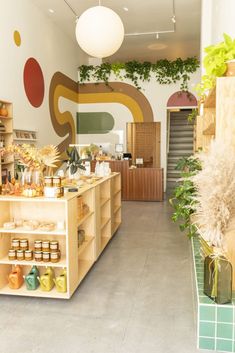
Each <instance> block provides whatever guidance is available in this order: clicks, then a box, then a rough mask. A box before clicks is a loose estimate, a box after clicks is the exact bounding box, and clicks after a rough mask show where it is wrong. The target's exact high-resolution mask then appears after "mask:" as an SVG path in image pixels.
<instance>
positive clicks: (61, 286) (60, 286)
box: [54, 269, 67, 293]
mask: <svg viewBox="0 0 235 353" xmlns="http://www.w3.org/2000/svg"><path fill="white" fill-rule="evenodd" d="M54 282H55V285H56V290H57V292H60V293H66V292H67V271H66V269H64V270H63V272H62V273H61V274H60V275H59V276H57V277H56V278H55V279H54Z"/></svg>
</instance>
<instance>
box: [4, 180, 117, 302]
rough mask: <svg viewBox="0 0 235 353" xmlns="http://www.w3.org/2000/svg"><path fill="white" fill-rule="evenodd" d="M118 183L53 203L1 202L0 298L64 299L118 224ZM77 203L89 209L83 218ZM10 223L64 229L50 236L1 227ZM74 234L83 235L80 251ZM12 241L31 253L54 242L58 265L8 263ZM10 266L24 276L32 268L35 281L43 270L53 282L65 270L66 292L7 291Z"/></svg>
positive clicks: (89, 188) (44, 200) (100, 184)
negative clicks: (18, 268) (24, 241)
mask: <svg viewBox="0 0 235 353" xmlns="http://www.w3.org/2000/svg"><path fill="white" fill-rule="evenodd" d="M120 183H121V177H120V174H119V173H113V174H111V175H110V176H109V177H105V178H102V179H100V180H99V181H97V182H96V183H94V184H91V185H86V186H84V187H81V188H80V189H79V191H78V192H73V193H70V192H69V193H67V194H66V195H65V197H62V198H58V199H54V198H45V197H35V198H26V197H16V196H0V294H6V295H20V296H32V297H47V298H60V299H69V298H70V297H71V296H72V294H73V293H74V291H75V290H76V289H77V287H78V285H79V284H80V283H81V281H82V280H83V278H84V277H85V276H86V274H87V273H88V271H89V270H90V268H91V267H92V266H93V265H94V263H95V261H96V260H97V259H98V258H99V256H100V254H101V253H102V251H103V250H104V248H105V247H106V245H107V244H108V243H109V241H110V240H111V239H112V237H113V235H114V234H115V232H116V231H117V229H118V227H119V226H120V224H121V184H120ZM81 197H82V199H83V203H84V204H86V205H87V206H88V207H89V209H88V211H87V212H86V213H85V214H82V212H81ZM12 219H18V220H19V219H23V220H31V219H33V220H37V221H39V222H42V221H47V222H53V223H55V224H57V222H58V221H60V222H61V221H62V222H64V225H65V226H64V229H56V228H55V229H53V230H52V231H45V230H40V228H36V229H35V230H28V229H25V228H24V227H23V226H22V227H16V228H14V229H5V228H4V227H3V224H4V222H9V221H10V220H12ZM78 229H83V230H84V231H85V241H84V242H83V243H82V244H81V245H80V246H79V247H78ZM12 238H20V239H21V238H27V239H28V240H29V248H30V249H32V250H33V248H34V241H35V240H36V239H41V240H56V241H58V242H59V247H60V250H61V259H60V261H59V262H57V263H52V262H47V263H45V262H42V261H41V262H37V261H35V260H32V261H26V260H21V261H18V260H9V259H8V250H9V249H10V248H11V239H12ZM13 265H20V266H21V267H22V270H23V274H24V275H27V274H28V273H29V271H30V269H31V268H32V266H34V265H35V266H37V268H38V269H39V272H40V275H42V274H43V273H45V271H46V267H47V266H51V267H52V268H53V270H54V272H55V276H59V275H60V274H61V273H62V271H63V269H65V268H66V271H67V292H66V293H61V292H58V291H57V290H56V288H55V287H54V288H53V289H52V290H51V291H48V292H46V291H42V290H41V289H40V288H38V289H36V290H27V288H26V286H25V284H23V285H22V286H21V287H20V288H19V289H10V288H9V287H8V281H7V276H8V274H9V273H10V272H11V270H12V266H13Z"/></svg>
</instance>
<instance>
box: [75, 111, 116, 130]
mask: <svg viewBox="0 0 235 353" xmlns="http://www.w3.org/2000/svg"><path fill="white" fill-rule="evenodd" d="M114 123H115V122H114V117H113V116H112V115H111V114H110V113H107V112H96V113H92V112H87V113H77V134H86V135H87V134H107V133H109V132H110V131H111V130H112V129H113V127H114Z"/></svg>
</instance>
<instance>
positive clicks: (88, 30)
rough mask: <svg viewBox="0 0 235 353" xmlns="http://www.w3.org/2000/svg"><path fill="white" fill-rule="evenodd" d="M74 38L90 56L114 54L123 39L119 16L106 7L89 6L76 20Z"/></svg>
mask: <svg viewBox="0 0 235 353" xmlns="http://www.w3.org/2000/svg"><path fill="white" fill-rule="evenodd" d="M76 38H77V41H78V44H79V45H80V47H81V48H82V49H83V50H84V51H85V52H86V53H87V54H89V55H90V56H94V57H96V58H105V57H107V56H110V55H112V54H114V53H115V52H116V51H117V50H118V49H119V48H120V46H121V44H122V42H123V39H124V26H123V23H122V20H121V18H120V17H119V16H118V15H117V14H116V12H114V11H113V10H111V9H109V8H108V7H104V6H95V7H91V8H89V9H88V10H86V11H85V12H83V13H82V15H81V16H80V17H79V19H78V20H77V24H76Z"/></svg>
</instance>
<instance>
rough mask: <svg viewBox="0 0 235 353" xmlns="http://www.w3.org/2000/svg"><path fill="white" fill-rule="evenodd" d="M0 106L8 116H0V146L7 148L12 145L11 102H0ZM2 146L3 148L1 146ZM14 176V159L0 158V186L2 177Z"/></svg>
mask: <svg viewBox="0 0 235 353" xmlns="http://www.w3.org/2000/svg"><path fill="white" fill-rule="evenodd" d="M0 104H4V105H5V107H6V109H7V112H8V115H7V116H1V115H0V121H1V123H2V124H3V125H4V127H5V131H0V146H1V147H3V146H4V147H7V146H9V145H11V144H12V143H13V105H12V103H11V102H7V101H3V100H0ZM2 145H3V146H2ZM9 172H10V174H11V177H13V176H14V158H13V157H12V156H10V155H8V156H4V157H2V158H0V185H1V184H2V177H3V178H5V175H6V176H8V175H9Z"/></svg>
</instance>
